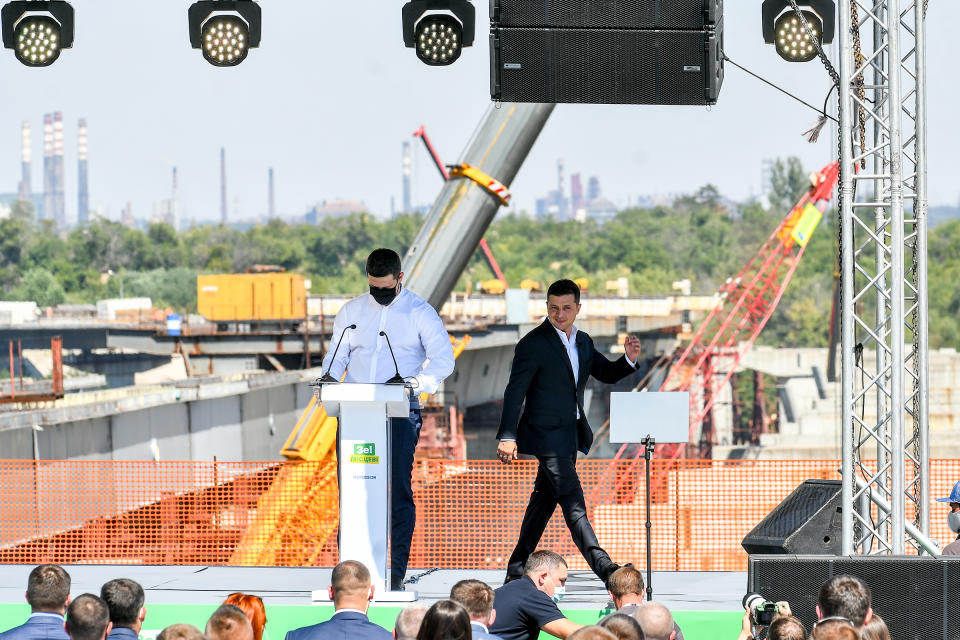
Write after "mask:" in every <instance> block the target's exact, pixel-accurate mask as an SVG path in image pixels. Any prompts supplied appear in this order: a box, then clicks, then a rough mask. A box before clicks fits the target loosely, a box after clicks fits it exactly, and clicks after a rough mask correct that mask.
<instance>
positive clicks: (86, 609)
mask: <svg viewBox="0 0 960 640" xmlns="http://www.w3.org/2000/svg"><path fill="white" fill-rule="evenodd" d="M63 626H64V628H65V629H66V630H67V635H68V636H70V640H103V639H104V638H106V637H107V634H108V633H110V629H111V626H112V625H111V624H110V610H109V609H108V608H107V603H106V602H104V601H103V600H101V599H100V598H98V597H97V596H95V595H93V594H92V593H84V594H82V595H79V596H77V597H76V598H74V599H73V601H72V602H71V603H70V606H69V607H67V621H66V623H64V625H63Z"/></svg>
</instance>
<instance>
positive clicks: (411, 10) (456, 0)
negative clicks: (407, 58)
mask: <svg viewBox="0 0 960 640" xmlns="http://www.w3.org/2000/svg"><path fill="white" fill-rule="evenodd" d="M428 12H430V13H428ZM401 17H402V21H403V44H404V45H405V46H407V47H409V48H412V49H414V50H416V52H417V57H418V58H420V60H421V61H422V62H423V63H424V64H428V65H430V66H443V65H448V64H453V63H454V62H456V60H457V58H459V57H460V54H461V53H462V52H463V48H464V47H469V46H472V45H473V36H474V31H475V26H476V11H475V10H474V8H473V5H472V4H471V3H470V2H469V1H468V0H410V2H408V3H406V4H405V5H403V10H402V14H401Z"/></svg>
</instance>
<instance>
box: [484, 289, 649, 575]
mask: <svg viewBox="0 0 960 640" xmlns="http://www.w3.org/2000/svg"><path fill="white" fill-rule="evenodd" d="M579 312H580V287H578V286H577V285H576V284H575V283H574V282H572V281H571V280H558V281H556V282H554V283H553V284H551V285H550V288H549V289H548V290H547V319H546V320H544V322H543V324H541V325H540V326H538V327H537V328H535V329H534V330H533V331H531V332H530V333H528V334H527V335H525V336H524V337H523V338H522V339H521V340H520V342H518V343H517V347H516V350H515V351H514V354H513V368H512V369H511V371H510V381H509V382H508V383H507V388H506V390H505V391H504V392H503V414H502V415H501V418H500V429H499V431H498V432H497V439H498V440H499V441H500V444H499V446H498V447H497V456H498V457H499V458H500V461H501V462H503V463H504V464H509V463H510V462H511V461H513V460H516V459H517V454H518V453H525V454H532V455H535V456H536V457H537V460H538V461H539V462H540V465H539V467H538V469H537V479H536V481H535V482H534V485H533V493H532V494H530V502H529V504H527V511H526V513H525V514H524V516H523V523H522V524H521V525H520V538H519V540H517V546H516V548H515V549H514V550H513V554H512V555H511V556H510V561H509V563H508V564H507V582H509V581H510V580H515V579H518V578H520V577H522V576H523V567H524V563H526V561H527V557H528V556H529V555H530V554H531V553H533V551H534V550H535V549H536V548H537V543H538V542H539V541H540V536H541V535H542V534H543V530H544V529H545V528H546V526H547V522H549V520H550V517H551V516H552V515H553V512H554V510H555V509H556V507H557V504H559V505H560V508H561V509H562V510H563V518H564V520H565V521H566V523H567V528H568V529H570V534H571V535H572V536H573V541H574V543H575V544H576V545H577V548H578V549H579V550H580V553H581V554H583V557H584V558H585V559H586V561H587V563H588V564H589V565H590V568H591V569H592V570H593V572H594V573H595V574H597V576H599V578H600V579H601V580H603V581H604V584H606V581H607V578H609V577H610V574H612V573H613V572H614V571H616V570H617V569H618V568H619V565H617V564H616V563H614V562H613V561H612V560H611V559H610V556H609V555H607V552H606V551H604V550H603V549H602V548H600V543H599V541H598V540H597V536H596V534H595V533H594V532H593V527H592V526H590V521H589V520H587V507H586V502H585V500H584V497H583V489H582V488H581V487H580V478H579V476H577V468H576V462H577V451H582V452H583V453H584V455H586V453H587V452H588V451H589V450H590V445H591V444H593V431H592V430H591V428H590V424H589V423H588V422H587V417H586V413H585V411H584V409H583V390H584V388H585V387H586V385H587V378H588V377H589V376H591V375H592V376H593V377H594V378H596V379H598V380H600V381H601V382H605V383H608V384H610V383H614V382H617V381H618V380H620V379H621V378H624V377H626V376H628V375H630V374H631V373H633V372H634V371H635V370H636V363H637V357H638V356H639V355H640V341H639V340H638V339H637V338H636V337H635V336H628V337H627V338H626V340H625V341H624V345H623V346H624V351H625V353H626V356H625V357H623V356H621V357H620V358H618V359H617V360H615V361H613V362H611V361H610V360H607V358H606V357H604V356H603V355H602V354H601V353H600V352H599V351H597V350H596V348H594V346H593V340H592V339H591V338H590V336H589V335H587V334H586V333H584V332H582V331H578V330H577V328H576V327H575V326H574V324H573V323H574V320H576V318H577V313H579Z"/></svg>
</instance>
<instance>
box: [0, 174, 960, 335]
mask: <svg viewBox="0 0 960 640" xmlns="http://www.w3.org/2000/svg"><path fill="white" fill-rule="evenodd" d="M807 188H808V182H807V174H806V172H805V171H804V169H803V167H802V165H801V164H800V162H799V160H797V159H796V158H787V159H784V160H777V161H776V162H775V163H774V165H773V169H772V172H771V184H770V193H769V196H768V202H766V203H761V202H760V201H757V200H750V201H748V202H745V203H737V204H730V203H729V202H728V201H727V200H725V199H724V198H723V197H722V194H721V193H720V191H719V190H718V189H717V188H716V187H714V186H711V185H707V186H704V187H702V188H700V189H698V190H697V191H695V192H694V193H692V194H689V195H686V196H682V197H679V198H677V199H676V200H675V201H674V202H673V203H672V204H670V205H665V206H657V207H652V208H636V207H635V208H630V209H626V210H623V211H621V212H619V213H618V214H617V216H616V217H615V218H614V219H613V220H611V221H610V222H607V223H606V224H599V223H597V222H595V221H591V220H588V221H586V222H583V223H581V222H576V221H562V222H561V221H555V220H552V219H546V220H541V219H535V218H531V217H528V216H526V215H504V216H500V217H498V218H497V219H496V220H495V221H494V223H493V224H492V226H491V227H490V228H489V230H488V231H487V234H486V238H487V241H488V243H489V245H490V247H491V249H492V251H493V253H494V256H495V257H496V259H497V261H498V263H499V265H500V267H501V269H502V270H503V272H504V275H505V276H506V278H507V280H508V282H509V284H510V285H511V286H519V284H520V281H521V280H524V279H529V280H534V281H538V282H543V283H549V282H551V281H553V280H555V279H558V278H579V277H586V278H589V280H590V282H591V285H590V286H591V289H592V290H593V291H594V292H596V293H604V291H603V288H604V287H603V284H604V283H605V281H607V280H612V279H616V278H620V277H626V278H627V279H628V281H629V285H630V292H631V294H633V295H647V294H649V295H670V294H672V293H674V291H673V290H672V288H671V285H672V283H673V282H674V281H677V280H682V279H686V278H689V279H690V280H691V283H692V291H693V293H701V294H709V293H713V292H715V291H716V290H717V288H718V287H719V286H720V285H721V284H722V283H723V282H724V281H725V280H726V279H727V278H729V277H731V276H734V275H736V274H737V272H739V271H740V269H741V268H742V267H743V266H744V264H745V263H746V261H747V260H748V259H749V258H750V256H751V255H753V254H754V253H755V252H756V250H757V249H758V248H759V247H760V246H761V244H762V243H763V242H764V241H765V240H766V239H767V237H769V235H770V234H771V233H772V232H773V230H774V229H775V228H776V226H777V224H778V223H779V222H780V220H781V219H782V218H783V217H784V215H785V214H786V213H787V211H788V210H789V208H790V207H791V206H792V204H793V203H794V202H795V201H796V200H797V198H798V197H799V196H800V195H801V194H802V193H803V192H804V191H806V190H807ZM422 222H423V219H422V217H421V216H419V215H413V214H411V215H400V216H398V217H396V218H394V219H392V220H388V221H382V220H378V219H376V218H374V217H372V216H370V215H368V214H353V215H350V216H344V217H339V218H331V219H326V220H323V221H322V222H321V223H320V224H318V225H316V226H313V225H304V224H296V225H295V224H289V223H287V222H284V221H282V220H271V221H269V222H267V223H266V224H264V225H261V226H256V227H253V228H250V229H247V230H238V229H234V228H230V227H225V226H213V225H209V226H195V227H193V228H190V229H188V230H184V231H181V232H177V231H175V230H174V229H173V228H172V227H170V226H169V225H166V224H163V223H153V224H150V225H148V226H147V228H146V229H145V230H143V229H134V228H127V227H124V226H123V225H121V224H120V223H118V222H115V221H111V220H105V219H102V218H101V219H97V220H94V221H93V222H91V223H90V224H88V225H86V226H84V227H82V228H77V229H73V230H71V231H70V232H68V233H58V232H57V231H56V230H55V229H54V228H53V227H52V226H51V224H50V223H49V222H47V221H38V220H36V219H35V217H34V215H33V211H32V207H31V205H30V204H29V203H26V202H18V203H16V205H15V206H14V207H13V211H12V214H11V216H9V217H8V218H5V219H3V220H0V298H2V299H4V300H35V301H36V302H37V303H38V304H40V305H41V306H52V305H56V304H60V303H64V302H67V303H91V302H94V301H96V300H98V299H103V298H108V297H118V296H119V295H120V293H121V289H122V291H123V294H124V295H126V296H149V297H150V298H152V299H153V300H154V304H155V305H158V306H170V307H173V308H175V309H177V310H180V311H191V310H195V308H196V275H197V274H198V273H240V272H243V271H245V270H246V269H247V268H249V267H251V266H252V265H255V264H274V265H280V266H282V267H284V268H286V269H287V270H289V271H295V272H298V273H303V274H304V275H306V276H307V277H308V278H310V279H311V281H312V290H311V291H312V293H313V294H314V295H317V294H323V293H360V292H362V291H364V290H365V289H366V286H367V285H366V278H365V276H364V272H363V265H364V260H365V258H366V256H367V254H368V253H369V251H370V250H371V249H372V248H375V247H378V246H385V247H391V248H394V249H396V250H397V251H398V252H399V253H400V254H401V255H403V254H404V253H405V252H406V250H407V248H408V247H409V245H410V243H411V242H412V241H413V238H414V236H415V234H416V232H417V230H418V229H419V228H420V226H421V224H422ZM836 238H837V233H836V215H835V212H832V211H828V212H827V214H826V215H825V216H824V219H823V220H822V221H821V223H820V227H819V228H818V229H817V231H816V232H815V233H814V234H813V237H812V239H811V241H810V243H809V245H808V246H807V249H806V253H805V254H804V257H803V259H802V260H801V262H800V265H799V267H798V268H797V271H796V272H795V274H794V276H793V280H792V282H791V284H790V286H789V288H788V289H787V292H786V294H785V295H784V297H783V299H782V301H781V303H780V306H779V307H778V309H777V311H776V312H775V314H774V316H773V317H772V318H771V321H770V323H769V324H768V326H767V329H766V330H765V331H764V334H763V335H762V336H761V342H764V343H767V344H776V345H782V346H809V347H814V346H826V344H827V336H828V330H829V327H828V324H829V322H828V320H829V315H830V307H831V302H832V292H833V276H834V271H835V268H836V245H837V240H836ZM929 262H930V265H931V268H930V273H929V291H930V296H929V298H930V345H931V347H933V348H937V347H941V346H948V347H960V326H958V323H957V321H956V318H957V313H958V311H960V288H958V287H956V285H955V283H956V282H957V281H958V280H960V221H954V222H948V223H945V224H942V225H940V226H938V227H936V228H935V229H932V230H931V231H930V240H929ZM111 273H112V274H113V275H112V276H111V275H110V274H111ZM105 274H106V275H105ZM107 276H109V277H107ZM492 278H493V274H492V273H491V272H490V269H489V268H488V267H487V265H486V263H485V262H484V261H483V260H482V258H481V256H480V254H479V253H477V254H475V255H474V256H473V258H472V259H471V261H470V263H469V265H468V267H467V269H466V270H465V272H464V273H463V274H462V276H461V278H460V281H459V283H458V285H457V288H458V289H459V290H464V289H466V288H467V287H473V286H475V285H476V283H477V282H479V281H482V280H488V279H492Z"/></svg>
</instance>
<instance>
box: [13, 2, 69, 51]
mask: <svg viewBox="0 0 960 640" xmlns="http://www.w3.org/2000/svg"><path fill="white" fill-rule="evenodd" d="M0 22H2V27H0V29H2V33H3V46H4V47H5V48H7V49H13V51H14V54H15V55H16V56H17V60H19V61H20V62H22V63H23V64H25V65H27V66H28V67H46V66H49V65H51V64H53V63H54V62H56V60H57V58H59V57H60V52H61V51H62V50H63V49H69V48H70V47H72V46H73V7H72V6H71V5H70V3H69V2H66V1H65V0H19V1H15V2H9V3H7V4H5V5H4V6H3V9H2V10H0Z"/></svg>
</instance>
